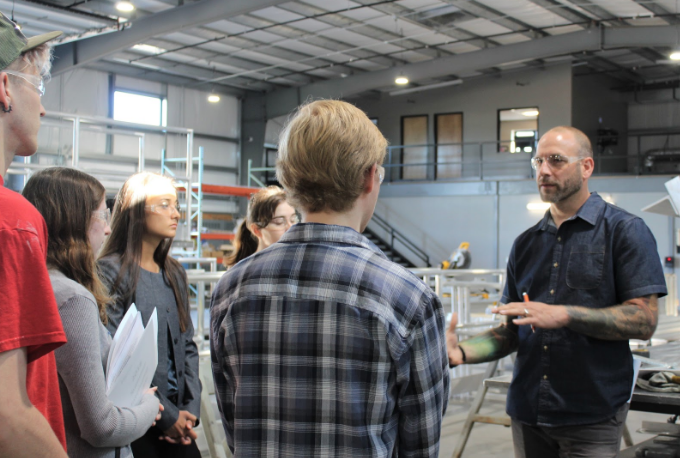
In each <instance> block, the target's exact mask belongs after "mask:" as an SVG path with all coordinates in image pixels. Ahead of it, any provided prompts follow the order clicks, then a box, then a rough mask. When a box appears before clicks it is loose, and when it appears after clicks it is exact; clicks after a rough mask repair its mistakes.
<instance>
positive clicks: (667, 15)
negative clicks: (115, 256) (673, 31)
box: [633, 0, 680, 25]
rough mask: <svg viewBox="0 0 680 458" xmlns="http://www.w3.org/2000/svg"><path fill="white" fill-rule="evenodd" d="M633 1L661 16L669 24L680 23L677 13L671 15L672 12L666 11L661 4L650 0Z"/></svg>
mask: <svg viewBox="0 0 680 458" xmlns="http://www.w3.org/2000/svg"><path fill="white" fill-rule="evenodd" d="M633 1H634V2H635V3H637V4H639V5H640V6H642V7H643V8H646V9H648V10H649V11H651V12H652V13H654V14H655V15H657V16H661V18H662V19H663V20H664V21H666V22H668V23H669V24H672V25H674V24H680V19H678V16H677V15H673V14H674V13H671V12H670V11H668V10H667V9H666V8H664V7H663V6H661V5H659V4H657V3H655V2H652V1H650V0H633Z"/></svg>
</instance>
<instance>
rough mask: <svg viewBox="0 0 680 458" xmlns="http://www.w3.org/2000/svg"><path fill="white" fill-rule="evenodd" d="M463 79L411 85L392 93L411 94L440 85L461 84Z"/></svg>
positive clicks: (391, 93)
mask: <svg viewBox="0 0 680 458" xmlns="http://www.w3.org/2000/svg"><path fill="white" fill-rule="evenodd" d="M462 82H463V80H461V79H458V80H452V81H444V82H443V83H435V84H428V85H427V86H418V87H410V88H408V89H399V90H398V91H392V92H390V95H402V94H410V93H412V92H420V91H429V90H430V89H437V88H439V87H446V86H454V85H456V84H461V83H462Z"/></svg>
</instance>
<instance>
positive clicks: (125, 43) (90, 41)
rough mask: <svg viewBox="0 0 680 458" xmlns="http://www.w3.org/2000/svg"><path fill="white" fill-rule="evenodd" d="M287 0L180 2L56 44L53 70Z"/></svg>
mask: <svg viewBox="0 0 680 458" xmlns="http://www.w3.org/2000/svg"><path fill="white" fill-rule="evenodd" d="M285 1H286V0H230V1H224V0H202V1H200V2H197V3H191V4H187V5H183V6H178V7H176V8H172V9H169V10H165V11H161V12H160V13H157V14H153V15H150V16H146V17H143V18H141V19H139V20H138V21H134V22H133V23H132V27H129V28H126V29H125V30H123V31H120V32H116V33H113V34H107V35H102V36H97V37H92V38H86V39H84V40H80V41H74V42H69V43H66V44H63V45H59V46H56V47H55V61H54V65H53V66H52V73H53V74H55V75H58V74H60V73H63V72H65V71H68V70H72V69H74V68H76V67H79V66H81V65H84V64H86V63H88V62H92V61H95V60H97V59H101V58H103V57H106V56H108V55H110V54H113V53H115V52H116V51H120V50H123V49H126V48H129V47H131V46H133V45H135V44H137V43H142V42H143V41H144V40H147V39H149V38H151V37H154V36H157V35H163V34H165V33H170V32H174V31H177V30H181V29H186V28H190V27H196V26H199V25H202V24H206V23H210V22H215V21H218V20H221V19H227V18H229V17H233V16H237V15H239V14H246V13H249V12H251V11H255V10H259V9H262V8H266V7H269V6H275V5H277V4H279V3H283V2H285Z"/></svg>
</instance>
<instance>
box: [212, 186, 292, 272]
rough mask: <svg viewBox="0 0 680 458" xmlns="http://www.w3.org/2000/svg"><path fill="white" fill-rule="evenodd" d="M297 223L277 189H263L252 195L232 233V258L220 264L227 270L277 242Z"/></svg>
mask: <svg viewBox="0 0 680 458" xmlns="http://www.w3.org/2000/svg"><path fill="white" fill-rule="evenodd" d="M297 223H298V216H297V213H295V209H294V208H293V207H291V206H290V204H289V203H288V202H286V193H285V192H284V191H283V189H281V188H279V187H278V186H267V187H266V188H262V189H260V190H259V191H257V192H256V193H255V194H253V195H252V197H251V198H250V202H248V214H247V216H246V218H245V219H244V220H243V222H242V223H241V224H240V225H239V227H238V230H237V231H236V239H235V240H234V254H232V255H231V256H230V257H228V258H226V259H225V260H224V265H225V266H226V267H231V266H233V265H234V264H236V263H237V262H239V261H240V260H242V259H245V258H247V257H248V256H250V255H251V254H254V253H257V252H258V251H261V250H264V249H265V248H267V247H268V246H270V245H272V244H274V243H276V242H278V241H279V239H280V238H281V236H282V235H283V234H284V233H285V232H286V231H287V230H288V229H290V227H291V226H292V225H293V224H297Z"/></svg>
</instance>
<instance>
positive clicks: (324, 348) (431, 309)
mask: <svg viewBox="0 0 680 458" xmlns="http://www.w3.org/2000/svg"><path fill="white" fill-rule="evenodd" d="M386 146H387V141H386V140H385V138H384V137H383V136H382V135H381V134H380V132H379V131H378V129H377V128H376V126H375V125H374V124H373V123H372V122H371V121H370V120H369V119H368V118H367V117H366V115H365V114H364V113H363V112H362V111H360V110H359V109H357V108H356V107H354V106H352V105H350V104H348V103H345V102H341V101H333V100H320V101H315V102H312V103H309V104H306V105H303V106H302V107H300V108H299V110H298V112H297V113H296V115H295V116H294V117H293V118H292V119H291V120H290V122H289V124H288V125H287V126H286V128H285V129H284V131H283V132H282V134H281V138H280V141H279V158H278V161H277V165H276V168H277V177H278V179H279V181H280V182H281V183H282V184H283V186H284V188H285V189H286V193H287V197H288V200H289V201H290V202H292V203H293V204H294V205H295V206H296V207H297V209H298V211H299V212H300V213H301V216H302V221H303V222H302V223H300V224H297V225H295V226H293V227H292V228H291V229H290V230H289V231H288V232H286V233H285V234H284V235H283V237H282V238H281V240H280V241H279V242H278V243H276V244H274V245H272V246H271V247H269V248H267V249H265V250H263V251H261V252H259V253H257V254H255V255H253V256H251V257H249V258H247V259H245V260H243V261H241V262H240V263H238V264H237V265H236V266H234V267H233V268H232V269H230V270H229V271H228V272H227V273H226V274H225V275H224V277H222V279H221V280H220V282H219V284H218V285H217V288H216V290H215V293H214V295H213V299H212V306H211V318H212V324H211V357H212V367H213V376H214V378H215V386H216V391H217V399H218V405H219V408H220V412H221V413H222V420H223V424H224V429H225V432H226V434H227V441H228V443H229V447H230V448H231V449H232V451H233V452H234V454H235V456H237V457H239V458H242V457H257V458H260V457H264V456H269V457H277V458H278V457H295V458H299V457H303V456H304V457H311V456H324V457H351V458H360V457H393V456H399V457H436V456H437V455H438V452H439V436H440V429H441V421H442V416H443V415H444V412H445V411H446V405H447V399H448V392H449V374H448V358H447V355H446V348H445V336H444V314H443V310H442V305H441V303H440V301H439V300H438V298H437V297H436V296H435V294H434V293H433V292H432V291H431V289H430V288H429V287H427V286H426V285H425V284H424V283H423V282H421V281H420V280H419V279H418V278H417V277H416V276H415V275H413V274H412V273H410V272H408V271H407V270H406V269H404V268H403V267H401V266H399V265H397V264H395V263H393V262H391V261H389V260H388V259H387V258H386V257H385V255H384V254H383V253H382V252H381V251H380V249H378V248H377V247H376V246H375V245H374V244H373V243H371V242H370V241H369V240H368V239H366V238H365V237H364V236H362V235H361V232H362V231H363V230H364V228H365V227H366V225H367V224H368V221H369V220H370V219H371V216H372V215H373V211H374V209H375V204H376V201H377V199H378V193H379V191H380V185H381V183H382V180H383V178H384V173H385V170H384V169H383V167H382V166H381V165H380V164H381V163H382V161H383V159H384V157H385V148H386Z"/></svg>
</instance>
